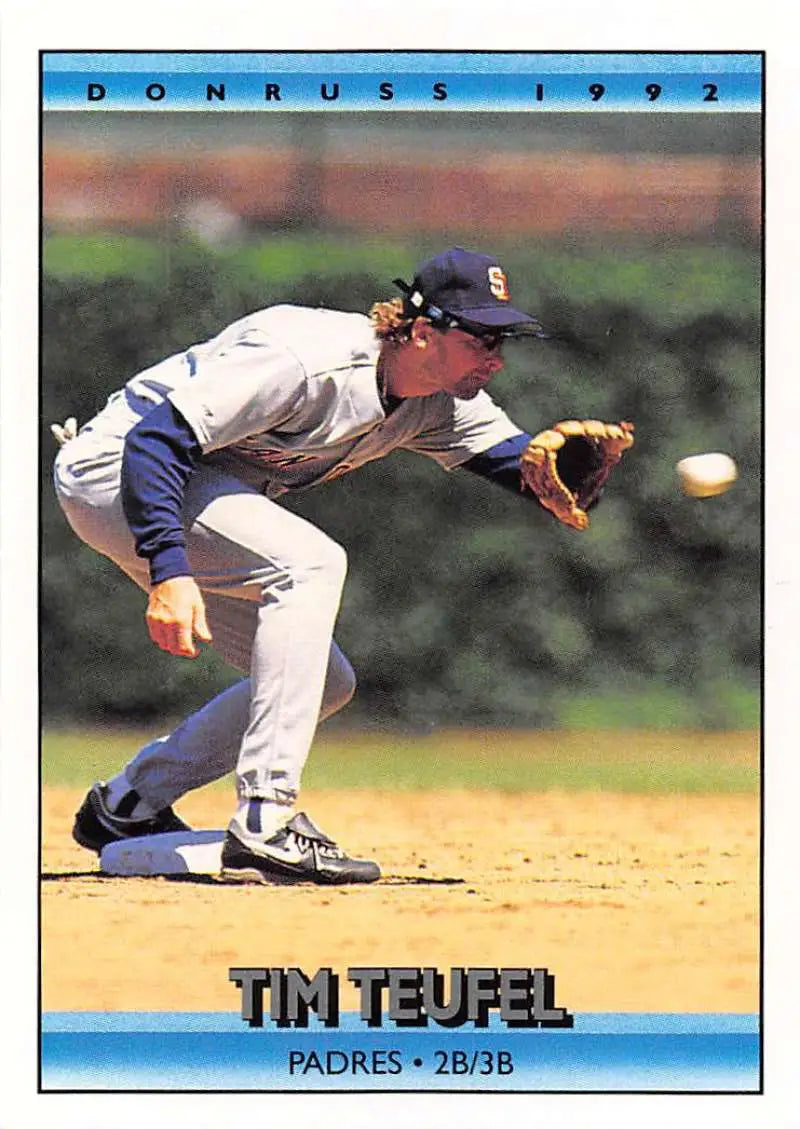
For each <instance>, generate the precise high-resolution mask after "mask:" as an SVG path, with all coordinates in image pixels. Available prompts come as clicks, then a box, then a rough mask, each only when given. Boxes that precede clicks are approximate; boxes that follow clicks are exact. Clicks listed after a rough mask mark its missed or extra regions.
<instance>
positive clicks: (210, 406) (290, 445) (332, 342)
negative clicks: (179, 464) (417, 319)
mask: <svg viewBox="0 0 800 1129" xmlns="http://www.w3.org/2000/svg"><path fill="white" fill-rule="evenodd" d="M379 349H380V342H379V341H378V340H377V339H376V337H375V335H374V333H373V331H372V329H371V326H370V324H369V320H368V319H367V318H366V317H364V316H363V315H362V314H352V313H340V312H338V311H333V310H314V309H307V308H304V307H300V306H289V305H282V306H273V307H271V308H269V309H266V310H260V311H258V312H256V313H253V314H250V315H248V316H247V317H244V318H241V319H240V320H238V321H236V322H234V323H233V324H232V325H230V326H228V327H227V328H226V329H225V330H223V331H222V333H220V334H219V335H218V336H216V337H214V338H212V339H211V340H210V341H207V342H204V343H202V344H199V345H194V346H192V347H191V348H189V349H187V350H186V351H185V352H181V353H177V354H175V355H174V356H172V357H169V358H167V360H165V361H162V362H160V363H159V364H157V365H154V366H153V367H152V368H150V369H146V370H145V371H144V372H141V373H139V374H138V375H136V376H135V377H133V378H132V379H131V380H130V381H129V382H128V383H127V385H126V386H125V388H124V389H123V390H122V391H121V392H118V393H116V394H115V395H114V396H112V397H111V399H110V401H109V403H108V405H107V407H106V408H105V409H104V411H103V412H101V413H100V415H99V416H97V417H96V418H95V419H94V420H93V421H92V422H91V424H90V427H91V428H92V429H93V430H96V431H99V432H101V433H106V434H109V433H111V434H114V435H116V436H119V437H122V436H124V434H125V433H126V431H127V430H128V429H129V428H130V427H132V426H133V425H134V424H135V423H136V422H138V420H139V419H140V418H141V416H143V415H144V414H146V412H147V411H149V410H150V408H152V407H153V406H154V405H155V404H157V403H159V402H161V401H162V400H163V399H165V398H167V399H169V400H170V401H171V402H172V403H173V404H174V406H175V407H176V408H177V409H178V411H179V412H180V413H181V415H182V416H183V417H184V419H185V420H186V421H187V422H188V423H189V424H190V426H191V428H192V430H193V431H194V433H195V435H196V437H197V439H198V441H199V443H200V446H201V448H202V451H203V453H204V455H205V456H207V457H211V459H212V461H214V462H215V463H217V464H219V465H222V466H224V467H225V469H227V470H229V471H230V472H232V473H235V474H237V475H238V476H239V477H241V478H243V479H244V480H245V481H248V482H250V483H251V484H257V485H258V486H259V488H260V489H263V490H264V492H265V493H266V494H267V496H268V497H273V498H274V497H277V496H279V495H280V494H282V493H284V492H285V491H287V490H297V489H305V488H308V487H311V486H315V485H317V484H319V483H322V482H328V481H330V480H331V479H334V478H338V477H340V476H341V475H343V474H346V473H348V472H349V471H352V470H355V469H356V468H357V467H359V466H362V465H363V464H364V463H367V462H370V461H371V460H373V459H379V458H382V457H383V456H385V455H387V454H389V453H390V452H391V451H393V450H395V449H397V448H403V449H406V450H412V451H418V452H420V453H422V454H425V455H428V456H430V457H431V458H433V459H435V460H436V461H437V462H438V463H439V464H440V465H441V466H442V467H444V468H445V469H448V470H449V469H452V468H454V467H457V466H459V465H460V464H461V463H463V462H465V461H466V460H468V459H470V458H471V457H472V456H473V455H477V454H481V453H482V452H484V451H486V450H488V449H489V448H490V447H492V446H493V445H494V444H496V443H500V442H502V441H503V440H504V439H508V438H510V437H511V436H512V435H517V434H519V433H520V431H521V430H522V428H520V427H517V426H516V425H515V424H514V423H513V422H512V421H511V420H510V419H509V418H508V416H507V415H506V414H505V412H503V411H502V409H501V408H499V407H498V406H497V404H495V403H494V401H493V400H492V399H491V398H490V397H489V396H488V395H487V393H485V392H483V391H481V392H479V393H478V395H477V396H476V397H475V398H474V399H472V400H457V399H453V397H452V396H450V395H448V394H447V393H444V392H440V393H436V394H434V395H431V396H423V397H413V398H409V399H407V400H403V401H402V402H401V403H400V404H399V406H398V407H397V408H396V409H395V410H394V411H392V412H391V413H388V414H387V411H386V410H385V408H384V406H383V403H382V401H381V397H380V395H379V392H378V386H377V381H376V364H377V360H378V353H379Z"/></svg>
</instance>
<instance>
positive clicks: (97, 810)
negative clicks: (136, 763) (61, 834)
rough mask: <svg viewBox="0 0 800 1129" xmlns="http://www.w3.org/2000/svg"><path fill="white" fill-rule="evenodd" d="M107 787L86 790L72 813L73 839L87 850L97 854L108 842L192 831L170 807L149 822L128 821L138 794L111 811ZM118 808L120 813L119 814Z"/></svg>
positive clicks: (101, 786) (124, 798) (145, 820)
mask: <svg viewBox="0 0 800 1129" xmlns="http://www.w3.org/2000/svg"><path fill="white" fill-rule="evenodd" d="M107 791H108V786H107V785H106V784H105V783H104V782H103V781H102V780H98V781H97V783H95V784H93V785H92V786H91V788H90V789H89V791H88V793H87V795H86V799H85V800H84V801H83V803H82V804H81V806H80V807H79V808H78V811H77V812H76V813H75V823H74V824H73V827H72V838H73V839H74V840H75V842H76V843H79V844H80V845H81V846H82V847H86V848H87V850H89V851H97V853H98V854H100V852H101V851H102V849H103V847H105V846H106V845H107V844H108V843H116V842H118V841H119V840H120V839H138V838H139V837H140V836H142V835H164V834H165V833H166V832H168V831H191V827H189V825H188V824H186V823H184V822H183V820H182V819H179V818H178V816H177V815H176V814H175V812H174V811H173V810H172V808H164V809H163V811H160V812H158V813H157V814H156V815H154V816H151V817H150V818H149V819H130V818H129V817H128V816H126V815H125V814H124V812H125V811H126V810H127V811H131V810H133V808H134V807H135V806H136V804H137V803H138V802H139V794H138V793H137V792H135V791H134V790H133V789H131V791H130V792H129V793H128V795H127V796H124V797H123V800H122V802H121V803H120V804H119V805H118V806H117V810H116V811H115V812H113V811H111V809H110V808H109V806H108V804H107V803H106V793H107ZM120 808H122V812H123V814H121V815H120Z"/></svg>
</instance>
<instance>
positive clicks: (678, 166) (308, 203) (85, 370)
mask: <svg viewBox="0 0 800 1129" xmlns="http://www.w3.org/2000/svg"><path fill="white" fill-rule="evenodd" d="M760 125H761V123H760V118H759V117H758V116H757V115H752V114H724V113H723V114H717V113H715V114H691V115H684V114H677V113H658V114H655V115H650V114H648V113H646V112H640V113H627V114H615V113H605V114H603V115H592V116H590V115H588V114H586V115H584V114H563V115H562V114H536V115H532V114H527V115H526V114H519V115H518V114H513V113H503V114H497V115H495V114H492V113H480V114H471V113H457V114H455V113H442V112H439V113H437V112H433V111H431V112H425V113H416V114H415V113H397V112H392V113H390V114H383V113H377V112H369V113H363V114H362V113H337V114H335V115H332V114H322V113H320V114H314V113H291V114H290V113H276V112H273V111H270V112H269V113H264V112H262V113H253V114H249V113H213V114H208V113H186V114H178V113H169V112H158V113H153V112H148V113H141V114H138V113H128V112H126V113H111V112H82V113H69V112H59V113H45V114H44V116H43V244H42V251H43V280H42V440H41V454H42V502H41V521H42V583H41V625H42V626H41V643H42V675H43V677H42V709H43V717H44V722H45V724H46V725H61V724H70V725H72V724H78V725H92V724H100V723H108V722H115V721H116V722H119V723H120V725H142V726H150V725H156V724H157V725H159V726H162V725H163V724H164V723H165V721H166V719H170V718H174V717H178V716H180V715H182V714H183V713H185V712H187V711H188V710H191V709H193V708H196V707H197V706H199V705H201V704H202V703H203V702H204V701H205V700H206V699H207V698H208V697H209V696H210V695H211V694H212V693H213V692H214V691H215V690H217V689H220V688H222V687H223V686H225V685H227V684H228V683H229V682H230V681H232V680H233V678H234V677H235V674H234V672H233V671H231V670H230V669H229V668H226V667H225V666H224V664H222V663H221V661H220V660H218V659H217V658H216V657H215V656H214V655H213V653H211V652H208V653H206V654H204V655H203V656H202V658H201V659H199V660H198V661H197V662H195V663H191V662H184V661H180V660H177V659H174V658H170V657H169V656H167V655H164V654H162V653H161V652H159V651H157V650H156V649H155V648H153V647H152V645H151V644H150V643H149V641H148V638H147V633H146V629H145V625H144V620H143V611H144V605H145V597H144V594H143V593H141V592H139V591H138V590H137V589H135V588H134V587H133V586H132V585H131V584H130V583H129V582H128V581H127V580H126V579H125V578H124V577H123V576H122V575H121V574H120V573H119V572H118V571H117V570H116V569H115V567H114V566H112V565H111V564H110V563H108V562H106V561H105V560H103V559H102V558H100V557H98V556H97V555H96V554H94V553H93V552H92V551H91V550H89V549H88V548H85V547H84V546H82V545H81V544H80V543H79V542H78V541H77V539H76V538H75V537H74V535H73V534H72V533H71V531H70V530H69V528H68V526H67V525H66V522H65V521H64V519H63V517H62V516H61V513H60V511H59V509H58V507H57V504H56V502H55V498H54V495H53V491H52V487H51V485H50V481H51V465H52V460H53V457H54V455H55V451H56V446H55V442H54V441H53V440H52V439H51V436H50V432H49V426H48V425H49V423H50V422H51V421H54V420H59V421H63V419H64V418H65V417H66V416H68V415H77V416H78V420H79V423H83V422H85V421H86V420H87V419H88V417H89V416H90V415H92V414H94V413H95V412H96V411H97V410H98V409H99V408H100V407H101V406H102V404H103V403H104V401H105V398H106V397H107V396H108V395H109V394H110V393H111V392H112V391H114V390H115V389H116V388H118V387H119V386H120V385H121V384H122V383H124V382H125V380H127V379H128V378H129V377H130V376H131V375H132V374H133V373H134V372H136V371H137V370H139V369H141V368H143V367H145V366H146V365H149V364H152V363H153V362H155V361H157V360H159V359H160V358H161V357H163V356H166V355H167V354H169V353H171V352H174V351H176V350H178V349H182V348H185V347H186V346H188V345H189V344H191V343H193V342H196V341H200V340H203V339H205V338H207V337H209V336H211V335H213V334H214V333H216V332H217V331H218V330H219V329H221V328H222V327H223V326H224V325H225V324H227V323H228V322H229V321H231V320H233V319H235V318H237V317H240V316H242V315H243V314H244V313H246V312H248V311H250V310H253V309H257V308H260V307H263V306H267V305H270V304H273V303H276V302H285V301H289V302H296V303H301V304H306V305H311V306H316V305H323V306H331V307H335V308H339V309H345V310H360V311H363V312H366V311H367V310H368V308H369V306H370V305H371V303H372V302H373V301H375V300H376V299H379V298H384V297H388V296H391V295H392V294H393V293H394V289H393V287H392V286H391V279H392V278H394V277H396V276H398V275H401V276H403V277H405V278H410V277H411V275H412V273H413V270H414V267H415V265H416V264H417V263H418V262H419V261H421V260H422V259H424V258H427V257H428V256H430V255H431V254H434V253H436V252H437V251H439V250H442V249H444V248H445V247H447V246H449V245H452V244H454V243H460V244H461V245H463V246H466V247H469V248H471V249H474V250H481V251H490V252H492V253H495V254H497V255H498V256H499V257H500V258H501V261H502V262H503V263H504V265H505V267H506V270H507V273H508V276H509V279H510V284H511V291H512V297H513V300H514V302H515V304H516V305H519V306H521V307H522V308H523V309H529V310H531V311H532V312H534V313H536V314H537V315H538V316H539V317H540V319H541V320H542V321H543V322H544V324H545V325H546V326H547V327H548V329H550V330H551V331H552V332H553V333H554V334H556V335H557V336H556V337H555V338H554V339H553V340H551V341H549V342H536V343H533V344H532V343H525V344H522V343H512V344H511V345H509V346H508V347H507V349H506V369H505V371H504V372H503V373H502V374H501V375H500V376H499V377H498V378H496V380H495V381H494V382H493V385H492V394H493V396H494V397H495V398H496V399H497V400H498V401H499V402H500V403H501V404H502V405H503V407H504V408H505V409H506V410H507V411H508V412H509V414H510V415H511V416H512V418H513V419H514V420H515V421H516V422H517V423H518V424H519V425H520V427H521V428H524V429H526V430H530V431H535V430H538V429H539V428H541V427H543V426H546V425H548V424H550V423H551V422H553V421H554V420H556V419H559V418H564V417H569V416H574V415H578V416H599V417H601V418H606V419H620V418H624V419H631V420H633V421H634V422H635V424H636V428H637V445H636V446H635V447H634V449H633V451H632V452H631V453H630V454H629V455H628V456H627V457H626V460H625V461H624V462H623V464H622V465H621V468H620V471H619V472H618V474H617V475H616V476H615V477H614V479H613V481H612V485H611V487H610V488H609V490H608V491H607V496H606V497H605V498H604V500H603V502H602V504H601V505H600V506H599V508H598V509H597V510H596V511H595V513H594V516H593V519H592V524H591V527H590V529H589V530H588V531H587V532H586V533H583V534H576V533H575V532H573V531H571V530H568V529H565V528H563V527H561V526H559V525H557V524H556V523H555V522H554V521H553V519H552V518H550V517H549V515H547V514H546V513H545V512H544V511H543V510H541V509H539V508H538V507H536V506H535V505H532V504H530V503H527V504H526V503H523V502H522V501H521V500H520V499H517V498H515V497H514V496H513V495H511V494H507V493H505V492H503V491H500V490H498V489H496V488H493V487H491V486H490V485H489V484H487V483H485V482H483V481H481V480H479V479H477V478H475V477H474V476H472V475H470V474H468V473H467V472H455V473H453V474H450V475H447V474H443V473H442V471H441V470H439V469H438V468H437V467H436V466H435V465H433V464H431V463H429V462H428V461H427V460H425V459H422V458H420V457H417V456H412V455H404V454H396V455H393V456H392V457H391V458H389V459H387V460H383V461H382V462H380V463H378V464H374V465H372V466H370V467H367V468H365V469H364V470H362V471H360V472H359V473H358V474H355V475H351V476H348V477H347V478H345V479H343V480H340V481H339V482H336V483H335V484H331V485H329V486H327V487H322V488H320V489H318V490H315V491H311V492H309V493H308V494H307V495H298V496H296V497H293V498H290V499H288V500H287V501H286V504H287V505H289V506H290V507H291V508H292V509H295V510H296V511H298V512H300V513H302V514H304V515H305V516H306V517H308V518H309V519H310V520H312V521H314V522H315V523H316V524H318V525H319V526H320V527H322V528H323V529H325V530H326V532H328V533H329V534H330V535H331V536H333V537H334V538H336V539H337V540H338V541H340V542H341V543H342V544H343V545H344V546H345V547H346V549H347V550H348V553H349V559H350V572H349V577H348V582H347V585H346V588H345V595H344V601H343V605H342V611H341V615H340V620H339V625H338V628H337V633H336V634H337V639H338V640H339V642H340V644H341V645H342V647H343V648H344V650H345V651H346V652H347V653H348V655H349V656H350V658H351V660H352V662H353V664H354V666H355V668H356V672H357V675H358V677H359V693H358V695H357V697H356V699H355V701H354V702H353V703H352V705H351V706H350V707H348V709H347V710H346V711H344V713H343V715H341V716H340V718H339V719H337V720H336V721H335V722H334V724H338V725H342V726H346V727H347V726H349V727H353V726H361V727H374V728H385V729H399V730H406V731H410V732H415V733H416V732H430V731H433V730H435V729H437V728H439V727H452V726H456V725H463V726H466V725H470V726H502V727H504V728H520V729H525V728H553V727H564V728H588V727H592V728H603V727H606V728H609V729H619V728H625V727H638V728H648V729H655V728H670V727H690V728H707V729H748V728H753V727H755V726H757V725H758V722H759V700H760V679H761V545H762V531H761V521H762V513H761V408H762V388H761V259H760V239H761V230H760V229H761V171H760V151H761V136H760ZM715 450H719V451H725V452H728V453H729V454H731V455H732V456H733V457H734V458H735V459H736V461H737V463H738V464H739V470H740V477H739V480H738V482H737V483H736V485H735V487H734V488H733V489H732V490H731V491H730V492H729V493H728V494H726V495H725V496H723V497H719V498H713V499H705V500H697V499H689V498H686V497H684V496H683V495H682V494H681V493H680V492H679V490H678V487H677V482H676V477H675V473H674V464H675V461H676V460H677V459H679V458H681V457H683V456H685V455H689V454H695V453H698V452H702V451H715Z"/></svg>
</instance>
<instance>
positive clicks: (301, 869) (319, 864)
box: [220, 812, 381, 886]
mask: <svg viewBox="0 0 800 1129" xmlns="http://www.w3.org/2000/svg"><path fill="white" fill-rule="evenodd" d="M380 876H381V871H380V867H379V866H378V864H377V863H376V862H370V861H369V860H368V859H351V858H350V857H349V856H348V855H346V854H345V853H344V851H343V850H342V849H341V847H338V846H337V845H336V843H334V841H333V839H329V838H328V836H327V835H326V834H325V832H324V831H320V829H319V828H318V827H315V826H314V824H313V823H312V822H311V820H310V819H309V818H308V816H307V815H306V814H305V812H298V813H297V815H295V816H293V818H292V819H290V820H289V822H288V823H287V824H286V826H285V827H281V829H280V830H279V831H277V832H276V833H275V834H274V835H273V836H272V837H271V838H270V839H265V840H264V841H263V842H260V843H259V844H258V847H257V848H256V849H253V848H252V847H249V846H246V845H245V844H244V843H243V842H242V841H241V839H239V838H238V837H237V836H236V835H234V834H233V832H232V831H228V833H227V835H226V836H225V842H224V843H223V845H222V870H221V872H220V877H221V878H222V879H226V880H228V881H229V882H262V883H265V884H266V885H291V884H294V883H297V882H316V883H317V884H318V885H320V886H339V885H345V884H346V883H351V882H377V880H378V879H379V878H380Z"/></svg>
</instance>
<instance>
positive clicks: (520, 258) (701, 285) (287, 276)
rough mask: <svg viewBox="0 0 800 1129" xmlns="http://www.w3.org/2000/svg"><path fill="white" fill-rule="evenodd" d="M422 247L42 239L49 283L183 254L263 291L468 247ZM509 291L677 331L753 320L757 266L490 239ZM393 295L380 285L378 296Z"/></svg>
mask: <svg viewBox="0 0 800 1129" xmlns="http://www.w3.org/2000/svg"><path fill="white" fill-rule="evenodd" d="M434 242H435V243H436V247H433V246H432V244H431V240H430V239H427V240H422V239H420V238H419V237H415V238H409V239H405V240H400V239H393V238H391V237H385V236H379V237H375V238H365V237H364V236H359V235H358V234H357V233H353V232H342V233H337V232H308V233H300V232H298V233H281V232H276V233H275V234H273V235H271V236H270V237H269V238H268V239H254V240H251V241H249V242H246V243H242V244H239V245H236V244H233V245H230V246H226V247H223V248H220V249H217V250H214V249H210V248H204V247H201V246H200V245H197V244H192V243H189V242H185V241H182V240H176V239H175V238H174V237H171V236H170V235H169V234H166V235H164V236H163V237H162V238H158V239H157V238H153V239H150V238H147V237H145V236H134V235H121V234H118V233H115V232H97V233H91V234H88V233H87V234H84V235H50V236H48V237H47V238H46V239H45V241H44V247H43V256H42V258H43V268H44V273H45V274H46V275H51V276H53V277H57V278H70V277H76V276H78V277H82V278H88V279H91V280H95V281H99V280H101V279H103V278H106V277H109V276H114V275H125V276H130V277H135V278H154V277H156V278H161V277H162V276H164V275H165V273H167V274H168V272H169V269H170V264H171V263H172V262H173V261H174V262H177V261H179V259H180V257H181V256H182V255H184V254H186V253H188V254H189V255H190V256H192V257H195V258H196V257H197V256H199V257H200V258H205V259H206V261H207V262H208V264H209V265H210V266H212V265H213V266H219V267H222V268H224V269H225V272H226V275H229V276H230V277H238V278H240V279H241V280H242V281H243V282H244V281H248V280H249V282H251V283H252V282H253V281H257V280H263V279H268V280H269V283H270V285H271V286H274V287H278V288H280V287H281V286H288V287H290V286H292V285H294V284H295V283H296V282H297V280H298V279H299V278H301V277H303V276H305V275H313V276H316V277H319V278H324V277H332V276H339V275H341V276H347V275H350V274H352V273H354V272H355V273H358V274H372V275H374V276H375V277H377V278H384V279H386V280H388V279H391V278H392V277H393V276H394V275H396V274H397V273H398V272H400V273H402V272H403V270H404V269H406V268H407V270H411V269H413V266H414V265H416V263H417V262H419V260H420V259H422V258H424V257H426V256H427V255H429V254H431V253H432V252H433V251H434V250H436V249H437V248H438V246H439V244H441V245H442V246H445V245H447V244H448V243H452V242H461V243H465V244H466V245H467V246H472V245H473V243H474V240H473V239H472V238H471V236H470V234H469V233H468V232H461V231H453V232H449V233H445V232H442V233H439V234H438V235H437V236H436V237H435V238H434ZM492 251H493V252H495V253H497V254H499V255H501V256H502V257H503V261H504V263H505V264H506V266H507V268H508V270H509V274H510V276H511V277H513V278H514V279H516V280H517V286H518V288H519V287H520V286H522V287H523V288H526V289H529V288H531V287H532V288H533V289H534V291H535V293H529V294H525V295H520V298H521V299H523V298H524V300H525V301H531V302H535V301H537V300H538V299H539V298H541V296H543V295H546V294H555V295H566V296H568V297H569V299H570V301H572V302H575V303H577V304H578V305H591V304H592V303H594V302H603V301H608V300H612V301H614V302H619V303H622V304H623V305H624V304H629V305H631V306H632V307H633V308H637V307H638V308H641V309H642V311H643V312H644V313H646V314H647V316H649V317H651V318H652V319H653V321H654V322H656V323H662V324H665V325H668V324H677V323H680V322H682V321H683V320H685V319H693V318H695V317H698V316H699V315H701V314H703V313H706V312H709V311H711V310H725V312H726V314H727V315H728V316H730V317H734V318H736V317H740V316H741V317H745V318H748V317H749V318H754V319H755V318H757V317H758V316H759V293H758V279H759V268H758V262H757V258H756V254H755V252H753V251H751V250H747V249H743V248H740V247H733V246H721V247H720V246H710V245H705V244H696V243H689V242H687V243H683V244H678V245H674V246H668V247H663V248H657V247H643V246H642V245H641V243H637V242H635V241H632V242H630V243H626V242H625V240H624V239H616V240H615V242H614V248H613V254H612V253H609V248H608V246H607V245H604V244H600V245H593V244H592V243H590V242H585V243H583V244H580V245H575V246H572V247H569V248H567V249H565V248H564V247H563V244H562V243H560V242H549V241H541V240H540V241H537V242H526V243H525V245H524V247H523V248H522V249H521V248H520V246H519V243H515V242H504V241H503V240H502V239H495V240H494V241H492ZM404 264H405V266H404ZM388 293H394V291H393V289H392V288H391V287H388V289H387V294H388Z"/></svg>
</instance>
